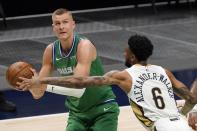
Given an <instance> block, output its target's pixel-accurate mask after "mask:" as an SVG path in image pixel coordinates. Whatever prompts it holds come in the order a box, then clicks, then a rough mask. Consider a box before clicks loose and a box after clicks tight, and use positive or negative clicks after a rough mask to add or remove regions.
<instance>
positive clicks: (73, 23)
mask: <svg viewBox="0 0 197 131" xmlns="http://www.w3.org/2000/svg"><path fill="white" fill-rule="evenodd" d="M72 25H73V29H75V26H76V24H75V21H74V20H73V22H72Z"/></svg>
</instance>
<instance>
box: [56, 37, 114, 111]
mask: <svg viewBox="0 0 197 131" xmlns="http://www.w3.org/2000/svg"><path fill="white" fill-rule="evenodd" d="M81 39H87V38H85V37H83V36H81V35H78V34H75V35H74V39H73V43H72V47H71V49H70V51H69V53H68V54H66V55H65V54H64V52H63V51H62V48H61V44H60V41H59V40H56V41H55V42H54V43H53V66H54V69H56V70H57V71H58V72H59V73H60V74H61V75H62V76H67V75H73V70H74V68H75V67H76V65H77V58H76V53H77V47H78V44H79V42H80V40H81ZM103 74H104V71H103V67H102V63H101V61H100V59H99V57H98V56H97V58H96V59H95V60H94V61H93V62H92V64H91V69H90V76H93V75H103ZM114 98H115V95H114V93H113V91H112V89H111V86H106V87H99V88H98V87H90V88H86V90H85V93H84V94H83V96H82V97H81V98H76V97H71V96H68V97H67V99H66V102H65V104H66V106H67V107H68V108H69V109H70V110H72V111H75V112H85V111H87V110H89V109H90V108H92V107H94V106H96V105H98V104H101V103H102V102H105V101H107V100H110V99H114Z"/></svg>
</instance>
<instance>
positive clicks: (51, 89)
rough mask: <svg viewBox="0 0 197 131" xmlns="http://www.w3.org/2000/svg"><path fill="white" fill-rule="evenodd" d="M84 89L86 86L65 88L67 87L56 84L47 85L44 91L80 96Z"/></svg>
mask: <svg viewBox="0 0 197 131" xmlns="http://www.w3.org/2000/svg"><path fill="white" fill-rule="evenodd" d="M85 89H86V88H82V89H74V88H67V87H62V86H56V85H47V89H46V91H47V92H51V93H55V94H60V95H66V96H74V97H77V98H80V97H81V96H82V95H83V94H84V92H85Z"/></svg>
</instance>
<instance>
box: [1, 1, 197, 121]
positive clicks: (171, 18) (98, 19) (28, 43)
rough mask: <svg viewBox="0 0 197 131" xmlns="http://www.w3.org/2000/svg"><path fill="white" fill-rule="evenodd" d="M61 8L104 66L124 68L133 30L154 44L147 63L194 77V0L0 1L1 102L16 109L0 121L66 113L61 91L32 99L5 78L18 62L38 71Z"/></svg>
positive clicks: (120, 95)
mask: <svg viewBox="0 0 197 131" xmlns="http://www.w3.org/2000/svg"><path fill="white" fill-rule="evenodd" d="M61 7H62V8H67V9H69V10H71V11H72V12H73V16H74V18H75V20H76V22H77V27H76V32H78V33H80V34H83V35H85V36H87V37H88V38H90V39H91V40H92V41H93V42H94V44H95V46H96V48H97V50H98V55H99V56H100V57H101V59H102V62H103V64H104V68H105V71H109V70H112V69H119V70H121V69H124V68H125V67H124V56H123V50H124V47H125V46H126V45H127V40H128V38H129V36H130V35H133V34H136V33H137V34H142V35H146V36H147V37H148V38H150V39H151V41H152V42H153V44H154V46H155V50H154V54H153V56H152V57H151V59H150V63H152V64H159V65H162V66H163V67H165V68H168V69H170V70H172V71H173V73H174V74H175V76H176V77H177V78H178V79H179V80H181V81H183V82H184V83H185V84H186V85H187V86H188V87H190V86H191V83H192V81H193V80H194V79H195V78H196V77H197V61H196V60H197V37H196V34H197V8H196V7H197V4H196V1H195V0H175V1H172V0H157V1H156V0H121V1H120V0H99V1H90V0H86V1H79V0H58V1H54V0H53V1H52V0H49V1H35V0H34V1H33V0H28V1H27V0H20V1H13V0H1V1H0V47H1V49H0V91H1V94H2V95H1V96H2V97H3V99H4V105H5V101H6V102H8V101H9V102H12V103H13V104H15V105H16V110H9V111H5V110H1V111H0V119H1V120H2V119H10V118H18V117H27V116H36V115H44V114H54V113H62V112H67V109H66V108H65V107H64V100H65V96H61V95H56V94H51V93H46V94H45V95H44V97H43V98H41V99H40V100H33V98H32V96H31V94H30V93H29V92H17V91H14V90H12V89H11V88H10V86H9V85H8V84H7V82H6V80H5V72H6V69H7V67H8V66H9V65H10V64H12V63H14V62H16V61H26V62H29V63H31V64H33V66H34V67H35V68H36V69H37V70H38V71H39V69H40V67H41V62H42V54H43V51H44V49H45V47H46V46H47V45H48V44H49V43H51V42H53V41H54V40H55V39H56V37H55V36H54V34H53V32H52V28H51V13H52V12H53V11H54V10H55V9H57V8H61ZM113 90H114V92H115V94H116V96H117V101H118V103H119V105H120V106H124V105H128V104H129V103H128V100H127V96H126V95H125V94H124V93H123V92H122V91H121V90H120V89H119V88H113ZM176 99H178V98H176ZM0 106H1V104H0Z"/></svg>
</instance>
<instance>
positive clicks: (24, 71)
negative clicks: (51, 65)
mask: <svg viewBox="0 0 197 131" xmlns="http://www.w3.org/2000/svg"><path fill="white" fill-rule="evenodd" d="M31 68H32V65H31V64H29V63H27V62H22V61H19V62H15V63H13V64H12V65H10V66H9V67H8V69H7V71H6V80H7V82H8V83H9V84H10V85H11V86H12V87H13V88H14V89H16V90H18V89H17V88H16V86H17V84H16V83H17V82H21V80H20V79H19V77H25V78H28V79H31V78H32V76H33V72H32V71H31Z"/></svg>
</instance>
